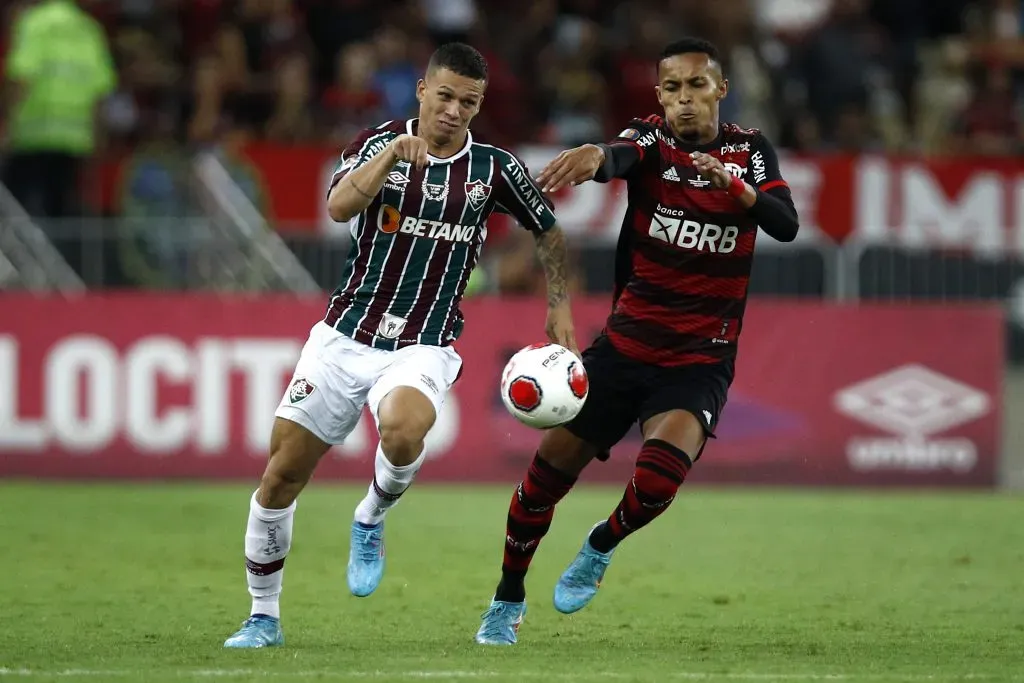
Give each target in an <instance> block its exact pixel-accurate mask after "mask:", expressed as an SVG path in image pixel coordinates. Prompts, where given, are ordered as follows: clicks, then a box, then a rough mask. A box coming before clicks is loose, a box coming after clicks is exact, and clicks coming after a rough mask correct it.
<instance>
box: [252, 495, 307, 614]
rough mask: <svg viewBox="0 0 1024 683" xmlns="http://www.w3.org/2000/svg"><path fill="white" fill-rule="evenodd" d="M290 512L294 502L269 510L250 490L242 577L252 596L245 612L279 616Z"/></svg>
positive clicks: (290, 528)
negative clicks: (250, 497) (243, 575)
mask: <svg viewBox="0 0 1024 683" xmlns="http://www.w3.org/2000/svg"><path fill="white" fill-rule="evenodd" d="M294 515H295V503H294V502H293V503H292V504H291V505H289V506H288V507H286V508H284V509H283V510H269V509H267V508H265V507H263V506H262V505H260V504H259V503H257V502H256V494H255V493H254V494H252V500H251V501H250V502H249V523H248V525H247V526H246V528H245V578H246V580H247V581H248V582H249V595H251V596H252V611H251V612H250V613H249V614H266V615H268V616H271V617H274V618H277V619H280V618H281V607H280V603H279V601H280V599H281V585H282V584H283V582H284V560H285V557H287V555H288V550H289V548H291V546H292V520H293V518H294Z"/></svg>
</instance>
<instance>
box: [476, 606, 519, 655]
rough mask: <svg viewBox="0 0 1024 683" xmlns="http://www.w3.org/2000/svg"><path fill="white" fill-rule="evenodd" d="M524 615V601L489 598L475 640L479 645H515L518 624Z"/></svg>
mask: <svg viewBox="0 0 1024 683" xmlns="http://www.w3.org/2000/svg"><path fill="white" fill-rule="evenodd" d="M525 615H526V603H525V602H501V601H499V600H491V606H490V607H488V608H487V611H486V612H484V617H483V623H481V624H480V630H479V631H477V632H476V642H478V643H480V644H481V645H515V644H516V640H517V635H518V633H519V625H520V624H522V623H523V617H524V616H525Z"/></svg>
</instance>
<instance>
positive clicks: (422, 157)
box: [389, 134, 427, 171]
mask: <svg viewBox="0 0 1024 683" xmlns="http://www.w3.org/2000/svg"><path fill="white" fill-rule="evenodd" d="M389 147H391V154H392V156H394V158H395V161H396V162H399V161H408V162H409V163H410V164H412V165H413V166H415V167H416V170H418V171H422V170H423V169H424V168H426V166H427V141H426V140H424V139H423V138H418V137H416V136H415V135H405V134H403V135H399V136H398V137H397V138H395V139H394V140H392V141H391V144H390V145H389Z"/></svg>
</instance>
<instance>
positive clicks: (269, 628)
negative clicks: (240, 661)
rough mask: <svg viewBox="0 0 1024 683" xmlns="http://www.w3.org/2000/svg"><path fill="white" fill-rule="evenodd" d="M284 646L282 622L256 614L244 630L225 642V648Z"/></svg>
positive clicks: (245, 623)
mask: <svg viewBox="0 0 1024 683" xmlns="http://www.w3.org/2000/svg"><path fill="white" fill-rule="evenodd" d="M279 645H284V631H282V630H281V620H280V619H275V618H274V617H268V616H267V615H266V614H254V615H252V616H251V617H249V618H248V619H246V620H245V621H244V622H242V628H240V629H238V631H237V632H236V633H235V634H234V635H232V636H231V637H230V638H228V639H227V640H225V641H224V647H233V648H256V647H277V646H279Z"/></svg>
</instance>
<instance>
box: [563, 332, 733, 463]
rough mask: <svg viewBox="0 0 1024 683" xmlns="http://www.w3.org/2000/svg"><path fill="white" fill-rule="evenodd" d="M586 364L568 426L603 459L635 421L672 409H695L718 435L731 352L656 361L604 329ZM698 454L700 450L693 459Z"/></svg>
mask: <svg viewBox="0 0 1024 683" xmlns="http://www.w3.org/2000/svg"><path fill="white" fill-rule="evenodd" d="M583 366H584V367H585V368H586V369H587V376H588V378H589V380H590V393H589V394H588V396H587V401H586V403H584V404H583V409H582V410H581V411H580V413H579V415H577V416H576V417H575V418H574V419H573V420H572V421H571V422H569V423H568V424H566V425H565V426H566V428H567V429H568V430H569V431H570V432H572V433H573V434H574V435H576V436H577V437H579V438H580V439H583V440H584V441H586V442H587V443H589V444H591V445H592V446H595V447H597V448H598V449H600V450H601V451H603V454H602V456H601V459H606V458H607V451H608V450H609V449H611V447H612V446H614V445H615V444H617V443H618V442H619V441H621V440H622V439H623V437H625V436H626V434H627V433H629V430H630V429H631V428H632V427H633V425H634V424H637V423H639V424H641V425H642V424H643V423H644V422H646V421H647V420H649V419H651V418H652V417H654V416H655V415H659V414H661V413H665V412H668V411H670V410H685V411H687V412H689V413H692V414H693V416H694V417H696V418H697V421H698V422H700V423H701V425H702V426H703V427H704V432H705V434H707V436H708V437H711V438H714V436H715V432H714V430H715V427H716V426H717V425H718V420H719V417H720V416H721V414H722V409H723V408H725V402H726V400H727V398H728V393H729V387H730V385H731V384H732V380H733V376H734V361H733V360H732V359H731V358H730V359H726V360H723V361H721V362H719V363H694V364H688V365H680V366H675V367H664V366H660V365H652V364H650V363H644V362H643V361H640V360H636V359H634V358H630V357H629V356H626V355H624V354H623V353H621V352H619V351H618V350H617V349H616V348H615V347H614V346H613V345H612V343H611V341H609V339H608V337H607V336H605V335H603V334H602V335H601V336H599V337H598V338H597V339H596V340H595V341H594V343H593V344H591V345H590V346H589V347H588V348H587V349H586V350H585V351H584V352H583ZM701 450H703V449H701ZM699 457H700V453H697V455H696V456H695V457H694V460H695V461H696V459H697V458H699Z"/></svg>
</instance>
